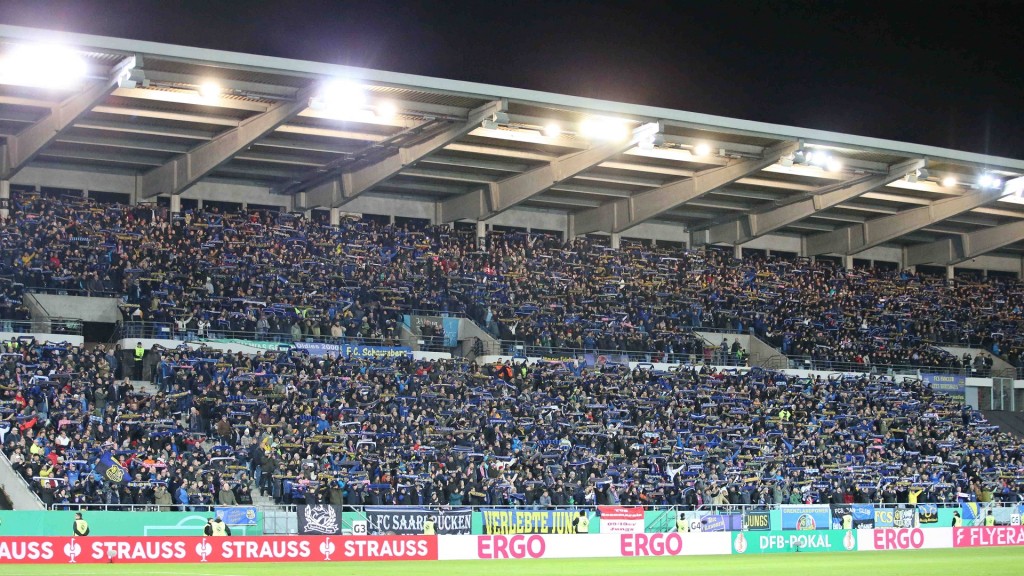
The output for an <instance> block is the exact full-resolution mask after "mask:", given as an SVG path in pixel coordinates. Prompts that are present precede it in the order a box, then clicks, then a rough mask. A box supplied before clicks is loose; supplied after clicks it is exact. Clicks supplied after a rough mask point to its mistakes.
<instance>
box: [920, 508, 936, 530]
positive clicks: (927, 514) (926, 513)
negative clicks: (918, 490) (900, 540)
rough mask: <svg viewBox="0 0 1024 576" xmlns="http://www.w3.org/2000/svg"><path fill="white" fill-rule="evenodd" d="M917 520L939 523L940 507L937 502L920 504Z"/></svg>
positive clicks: (922, 522)
mask: <svg viewBox="0 0 1024 576" xmlns="http://www.w3.org/2000/svg"><path fill="white" fill-rule="evenodd" d="M917 522H918V524H921V525H925V524H938V523H939V507H938V506H937V505H935V504H918V505H917Z"/></svg>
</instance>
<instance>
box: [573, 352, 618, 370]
mask: <svg viewBox="0 0 1024 576" xmlns="http://www.w3.org/2000/svg"><path fill="white" fill-rule="evenodd" d="M583 361H584V362H585V363H586V364H587V366H590V367H594V366H605V365H607V364H625V365H629V356H627V355H626V354H596V353H592V352H588V353H586V354H584V355H583Z"/></svg>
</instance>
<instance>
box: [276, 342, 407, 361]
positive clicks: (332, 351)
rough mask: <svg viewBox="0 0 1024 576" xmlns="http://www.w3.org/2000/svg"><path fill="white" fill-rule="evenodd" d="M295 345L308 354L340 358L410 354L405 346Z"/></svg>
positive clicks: (387, 356)
mask: <svg viewBox="0 0 1024 576" xmlns="http://www.w3.org/2000/svg"><path fill="white" fill-rule="evenodd" d="M295 347H296V348H298V349H299V350H305V351H306V352H309V354H310V356H327V355H331V356H338V357H342V358H399V357H401V358H404V357H406V356H412V348H408V347H406V346H363V345H360V344H328V343H326V342H296V343H295Z"/></svg>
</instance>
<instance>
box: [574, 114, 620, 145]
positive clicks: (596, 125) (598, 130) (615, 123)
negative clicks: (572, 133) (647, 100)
mask: <svg viewBox="0 0 1024 576" xmlns="http://www.w3.org/2000/svg"><path fill="white" fill-rule="evenodd" d="M580 134H581V135H582V136H583V137H584V138H587V139H590V140H625V139H626V138H628V137H629V128H628V127H627V126H626V123H625V122H623V121H621V120H616V119H614V118H600V117H593V118H587V119H586V120H584V121H583V122H582V123H581V124H580Z"/></svg>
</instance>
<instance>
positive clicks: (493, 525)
mask: <svg viewBox="0 0 1024 576" xmlns="http://www.w3.org/2000/svg"><path fill="white" fill-rule="evenodd" d="M480 514H481V515H482V516H483V524H484V534H575V533H576V529H575V528H573V525H572V521H573V520H574V519H576V518H577V517H579V512H578V511H572V510H518V509H498V510H484V511H483V512H481V513H480Z"/></svg>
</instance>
